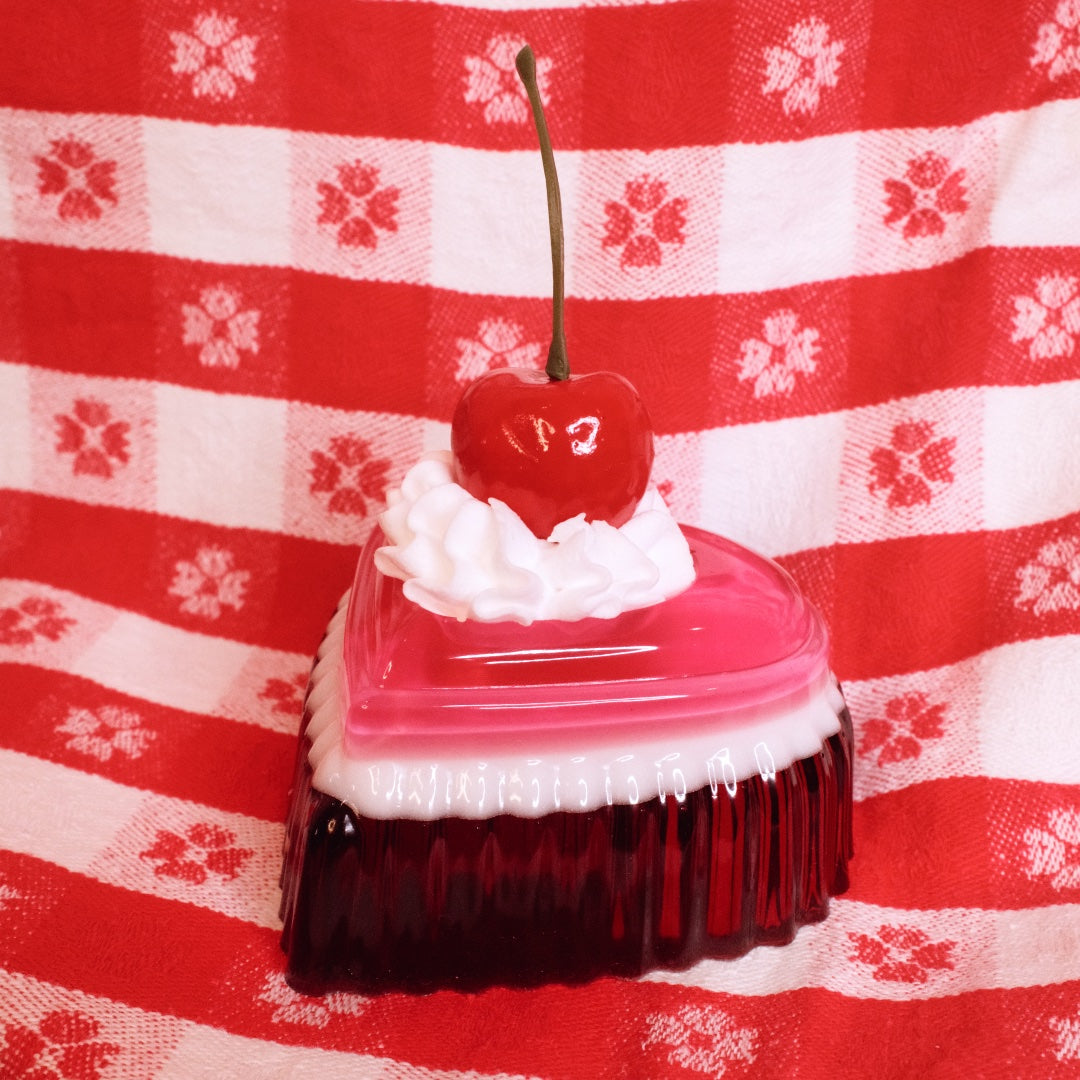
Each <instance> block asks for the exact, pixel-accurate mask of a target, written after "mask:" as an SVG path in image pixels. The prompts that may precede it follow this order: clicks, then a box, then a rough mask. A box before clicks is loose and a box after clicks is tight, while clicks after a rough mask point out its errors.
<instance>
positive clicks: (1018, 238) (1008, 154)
mask: <svg viewBox="0 0 1080 1080" xmlns="http://www.w3.org/2000/svg"><path fill="white" fill-rule="evenodd" d="M1078 118H1080V101H1077V100H1076V99H1073V100H1068V101H1048V102H1046V103H1045V104H1043V105H1040V106H1038V107H1037V108H1034V109H1027V110H1024V111H1022V112H1006V113H997V114H995V115H994V117H993V121H994V126H995V139H996V141H997V144H998V147H999V150H998V155H997V178H996V181H995V187H996V193H995V196H994V204H993V209H992V212H991V218H990V242H991V243H992V244H999V245H1001V246H1002V247H1025V246H1028V245H1031V246H1042V245H1047V246H1050V247H1055V246H1057V245H1059V244H1061V245H1072V244H1076V243H1077V242H1080V199H1078V198H1077V197H1076V163H1077V161H1080V123H1078Z"/></svg>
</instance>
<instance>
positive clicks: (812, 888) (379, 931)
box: [282, 710, 852, 993]
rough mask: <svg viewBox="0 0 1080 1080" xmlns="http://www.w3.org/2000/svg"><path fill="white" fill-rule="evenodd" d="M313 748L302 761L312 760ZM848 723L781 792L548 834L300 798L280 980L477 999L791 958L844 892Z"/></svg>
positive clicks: (661, 808) (712, 799)
mask: <svg viewBox="0 0 1080 1080" xmlns="http://www.w3.org/2000/svg"><path fill="white" fill-rule="evenodd" d="M302 745H303V743H302ZM851 759H852V735H851V722H850V718H849V717H848V716H847V712H846V710H844V711H843V713H842V714H841V717H840V730H839V731H838V732H837V734H835V735H833V736H832V737H830V738H829V739H827V740H826V742H825V743H824V745H823V746H822V747H821V750H820V751H819V752H818V753H816V754H814V755H813V756H811V757H808V758H805V759H803V760H801V761H798V762H795V763H794V764H793V765H791V766H790V767H789V768H787V769H785V770H783V771H782V772H779V773H777V774H776V775H775V777H773V778H771V779H764V778H762V777H761V776H753V777H750V778H748V779H746V780H743V781H740V782H739V783H738V784H737V785H735V790H734V792H733V793H729V791H728V789H727V788H725V787H724V785H719V786H718V787H717V788H716V790H713V789H711V788H710V787H708V786H707V787H705V788H703V789H700V790H698V791H695V792H692V793H690V794H688V795H687V796H686V797H685V798H684V799H683V800H682V801H679V800H678V799H676V798H675V797H674V796H668V797H666V798H665V799H652V800H651V801H649V802H648V803H644V804H641V805H638V806H620V805H616V806H605V807H601V808H599V809H597V810H593V811H587V812H583V813H570V812H565V811H563V812H557V813H552V814H548V815H546V816H544V817H540V818H520V817H514V816H511V815H509V814H502V815H499V816H496V817H492V818H488V819H486V820H465V819H461V818H443V819H439V820H435V821H417V820H408V819H399V820H381V819H377V818H369V817H363V816H360V815H358V814H356V813H355V812H354V811H352V810H350V809H349V807H347V806H346V805H345V804H344V803H342V802H340V801H339V800H337V799H334V798H332V797H330V796H328V795H325V794H323V793H321V792H319V791H316V790H314V789H313V788H312V787H311V775H312V774H311V769H310V766H309V765H308V763H307V759H306V754H304V753H301V754H300V755H299V757H298V762H297V775H296V782H295V786H294V790H293V800H292V806H291V811H290V815H289V821H288V824H287V832H286V842H285V864H284V869H283V872H282V918H283V920H284V932H283V936H282V944H283V947H284V949H285V950H286V952H287V953H288V970H287V978H288V981H289V983H290V985H291V986H293V987H294V988H295V989H297V990H299V991H302V992H306V993H322V992H325V991H327V990H335V989H349V990H362V991H367V992H372V991H381V990H389V989H404V990H411V991H416V990H430V989H434V988H436V987H447V986H449V987H455V988H458V989H476V988H480V987H483V986H487V985H493V984H499V985H507V986H529V985H534V984H537V983H540V982H546V981H560V982H570V983H572V982H578V981H582V980H586V979H590V978H593V977H595V976H598V975H601V974H623V975H637V974H640V973H642V972H645V971H648V970H650V969H653V968H657V967H663V968H673V969H678V968H684V967H687V966H689V965H691V964H693V963H695V962H696V961H698V960H700V959H702V958H704V957H722V958H723V957H734V956H738V955H741V954H743V953H745V952H746V951H748V950H749V949H751V948H752V947H754V946H755V945H759V944H773V945H779V944H784V943H786V942H788V941H790V940H791V939H792V937H793V936H794V934H795V932H796V930H797V929H798V927H799V926H801V925H803V924H806V923H811V922H816V921H818V920H820V919H822V918H824V917H825V915H826V913H827V909H828V900H829V896H830V895H836V894H837V893H840V892H843V891H844V890H845V889H846V888H847V880H848V879H847V866H848V860H849V859H850V857H851V848H852V845H851V805H852V802H851Z"/></svg>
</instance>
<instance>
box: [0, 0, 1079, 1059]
mask: <svg viewBox="0 0 1080 1080" xmlns="http://www.w3.org/2000/svg"><path fill="white" fill-rule="evenodd" d="M519 7H520V8H521V10H517V8H519ZM1078 30H1080V3H1078V2H1077V0H1028V2H1011V3H1007V2H1003V0H996V2H991V3H986V2H984V0H955V2H951V3H941V2H932V0H891V2H885V0H874V2H872V3H871V2H870V0H867V2H864V3H861V4H849V3H847V2H846V0H806V2H805V3H799V4H794V3H791V4H781V3H772V4H759V3H756V2H753V0H723V2H694V0H676V2H671V3H664V4H649V5H646V4H633V3H618V2H611V3H596V4H594V5H587V6H580V7H575V6H570V4H569V3H568V2H567V3H564V2H551V0H549V6H547V7H544V8H539V9H532V8H530V9H528V10H526V9H525V8H524V5H521V4H519V3H516V2H515V3H505V4H495V3H494V2H491V3H489V4H484V3H480V5H479V6H476V7H467V6H460V5H457V4H453V3H447V4H441V5H436V4H428V3H392V2H366V0H318V2H313V0H214V3H210V2H209V0H143V2H141V3H134V2H133V3H118V2H115V0H41V2H38V3H25V2H21V0H0V431H2V438H0V489H2V490H0V848H2V849H3V850H2V851H0V1074H2V1075H3V1076H4V1077H5V1078H6V1077H19V1078H24V1080H30V1078H32V1080H45V1078H50V1080H53V1078H62V1080H91V1078H95V1080H96V1078H100V1080H105V1078H108V1077H138V1078H154V1080H158V1078H164V1077H177V1078H189V1077H204V1076H205V1077H215V1078H219V1077H264V1076H280V1077H284V1076H295V1077H307V1076H315V1077H319V1078H320V1080H331V1078H334V1077H386V1078H391V1077H392V1078H421V1077H422V1078H436V1077H438V1078H444V1077H466V1076H467V1077H493V1076H526V1075H527V1076H539V1077H545V1078H552V1080H554V1078H565V1080H571V1078H574V1080H576V1078H590V1080H591V1078H594V1077H650V1078H651V1077H664V1078H668V1077H686V1078H690V1077H703V1076H707V1077H717V1076H723V1077H742V1076H753V1077H777V1078H790V1077H805V1078H816V1077H822V1078H826V1077H827V1078H829V1080H838V1078H842V1077H875V1078H877V1077H886V1078H887V1077H915V1076H919V1077H954V1076H956V1077H959V1076H963V1077H1003V1078H1004V1077H1008V1078H1013V1077H1021V1076H1023V1077H1026V1076H1032V1077H1039V1078H1043V1077H1058V1076H1062V1077H1068V1076H1080V906H1078V905H1080V714H1078V707H1077V700H1078V696H1080V182H1078V179H1077V177H1078V175H1080V42H1078ZM526 40H528V41H529V42H531V44H532V45H533V47H534V50H535V52H536V54H537V57H538V66H539V71H540V76H541V81H542V85H543V88H544V94H545V98H546V101H547V103H548V118H549V122H550V126H551V129H552V133H553V137H554V141H555V144H556V151H557V154H558V166H559V170H560V175H561V178H562V184H563V202H564V206H565V209H566V213H567V219H568V234H569V235H568V265H567V274H568V295H569V303H568V311H567V327H568V335H569V341H570V353H571V362H572V364H573V365H574V367H575V369H576V370H578V371H582V372H583V371H589V370H594V369H598V368H614V369H617V370H619V371H621V372H622V373H624V374H625V375H627V376H628V377H629V378H630V379H631V380H632V381H634V382H635V383H636V385H637V386H638V388H639V390H640V391H641V393H642V395H643V396H644V397H645V399H646V402H647V404H648V407H649V409H650V411H651V414H652V417H653V420H654V422H655V427H656V433H657V461H656V478H657V480H658V482H659V483H660V485H661V488H662V490H663V491H664V493H665V494H666V496H667V498H668V500H669V502H670V504H671V505H672V507H673V509H674V511H675V512H676V514H677V515H678V516H679V518H680V519H681V520H683V521H686V522H688V523H692V524H696V525H701V526H704V527H706V528H709V529H713V530H715V531H717V532H721V533H724V534H726V535H729V536H731V537H733V538H735V539H736V540H739V541H741V542H743V543H746V544H749V545H751V546H753V547H755V548H758V549H760V550H762V551H764V552H765V553H768V554H771V555H774V556H777V557H778V558H779V559H780V560H781V562H783V563H784V565H786V566H787V567H788V568H790V569H791V570H792V571H793V572H794V573H795V575H796V576H797V577H798V579H799V580H800V581H801V583H802V584H803V586H804V588H805V589H806V591H807V592H808V593H809V594H810V596H811V597H812V598H813V599H814V600H815V601H816V602H817V603H818V604H819V605H820V606H821V607H822V609H823V610H824V612H825V614H826V617H827V619H828V621H829V623H830V624H831V627H832V632H833V641H834V655H835V667H836V670H837V672H838V673H839V675H840V676H841V678H842V679H843V681H844V683H845V686H846V689H847V693H848V696H849V700H850V705H851V709H852V712H853V714H854V716H855V726H856V733H857V740H858V752H857V769H858V771H857V775H856V780H855V796H856V800H857V805H856V810H855V833H856V837H855V838H856V845H857V850H856V860H855V863H854V866H853V883H852V888H851V890H850V892H849V893H848V894H847V895H846V896H844V897H843V898H841V899H838V900H836V901H835V902H834V904H833V911H832V915H831V916H830V918H829V919H828V921H827V922H825V923H823V924H821V925H817V926H814V927H810V928H806V929H804V930H802V931H801V932H800V933H799V935H798V937H797V938H796V940H795V942H794V943H793V944H792V945H790V946H788V947H786V948H783V949H768V948H763V949H758V950H756V951H755V952H753V953H752V954H750V955H749V956H747V957H745V958H744V959H742V960H739V961H737V962H733V963H719V962H707V963H703V964H701V965H699V966H697V967H695V968H693V969H692V970H690V971H687V972H683V973H679V974H669V973H663V972H660V973H657V974H655V975H653V976H651V977H649V978H646V979H642V980H639V981H625V980H613V979H606V980H600V981H598V982H594V983H591V984H589V985H586V986H582V987H577V988H573V989H570V988H565V987H560V986H551V987H546V988H543V989H539V990H533V991H528V992H523V991H513V990H506V989H498V990H492V991H490V992H487V993H483V994H480V995H477V996H463V995H460V994H456V993H453V992H440V993H437V994H434V995H432V996H427V997H410V996H403V995H398V994H391V995H386V996H376V997H363V996H353V995H345V994H333V995H330V996H328V997H323V998H305V997H300V996H298V995H296V994H294V993H293V992H292V991H290V990H289V988H288V987H287V986H286V984H285V982H284V980H283V976H282V971H283V964H284V960H283V955H282V953H281V951H280V948H279V945H278V932H279V923H278V918H277V905H278V885H277V881H278V864H279V857H280V847H281V839H282V821H283V817H284V813H285V803H286V790H287V787H288V783H289V777H290V770H291V766H292V761H293V754H294V746H295V730H296V725H297V721H298V714H299V708H300V695H301V691H302V687H303V685H304V680H305V676H306V671H307V668H308V664H309V659H310V657H311V654H312V652H313V650H314V648H315V645H316V643H317V641H318V639H319V637H320V635H321V632H322V629H323V627H324V625H325V623H326V620H327V618H328V616H329V615H330V613H331V611H332V609H333V606H334V603H335V601H336V599H337V598H338V596H339V595H340V594H341V592H342V591H343V589H344V588H345V587H346V585H347V584H348V582H349V579H350V575H351V572H352V568H353V566H354V564H355V559H356V555H357V551H358V547H359V545H360V543H361V542H362V540H363V539H364V538H365V536H366V534H367V532H368V531H369V529H370V527H371V525H372V522H373V516H374V514H375V513H376V512H377V510H378V509H379V507H380V504H381V500H382V494H383V491H384V489H385V487H386V486H387V484H388V483H393V482H395V481H396V480H397V479H399V478H400V476H401V474H402V472H403V471H404V469H405V468H406V466H407V465H408V464H409V463H411V462H412V460H413V459H414V458H415V457H416V456H417V454H418V453H419V452H420V451H421V449H422V448H424V447H429V446H438V445H445V443H446V440H447V424H448V420H449V417H450V414H451V410H452V407H453V403H454V400H455V398H456V395H457V393H458V392H459V389H460V386H461V385H462V382H463V380H466V379H468V378H470V377H472V376H473V375H475V374H477V373H479V372H481V371H483V370H486V369H487V368H488V367H490V366H493V365H499V364H506V363H510V364H525V365H538V364H540V363H542V354H543V353H544V352H545V350H546V343H547V327H548V323H549V317H550V316H549V301H548V295H549V287H550V269H549V263H548V253H547V240H546V231H545V230H546V220H545V207H544V199H543V180H542V176H541V170H540V161H539V156H538V153H537V151H536V142H535V135H534V132H533V129H532V125H531V122H530V120H529V117H528V113H527V108H526V104H525V100H524V97H523V94H522V92H521V91H520V89H519V87H518V84H517V80H516V76H514V74H513V72H512V57H513V54H514V52H515V51H516V49H517V48H518V46H519V45H520V44H521V43H523V42H524V41H526Z"/></svg>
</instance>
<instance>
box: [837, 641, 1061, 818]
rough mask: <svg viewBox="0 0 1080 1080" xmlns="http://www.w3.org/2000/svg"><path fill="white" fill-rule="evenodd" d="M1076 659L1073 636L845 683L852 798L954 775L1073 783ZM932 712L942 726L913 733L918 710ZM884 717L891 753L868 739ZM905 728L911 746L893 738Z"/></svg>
mask: <svg viewBox="0 0 1080 1080" xmlns="http://www.w3.org/2000/svg"><path fill="white" fill-rule="evenodd" d="M1077 657H1080V636H1078V635H1069V636H1062V637H1047V638H1037V639H1034V640H1031V641H1017V642H1011V643H1009V644H1007V645H999V646H997V647H996V648H993V649H988V650H986V651H985V652H984V653H981V654H980V655H978V656H975V657H972V658H971V659H969V660H964V661H962V662H960V663H957V664H949V665H946V666H943V667H940V668H933V669H930V670H926V671H918V672H915V673H913V674H910V675H896V676H890V677H888V678H883V679H869V680H865V681H851V682H846V683H845V684H844V695H845V697H846V698H847V702H848V707H849V708H850V709H851V715H852V716H853V717H854V723H855V746H856V753H857V759H856V768H855V773H854V776H855V799H856V801H860V800H863V799H868V798H871V797H873V796H875V795H880V794H883V793H885V792H889V791H898V790H900V789H902V788H906V787H910V786H911V785H914V784H919V783H924V782H926V781H930V780H944V779H948V778H950V777H957V776H985V777H989V778H991V779H997V780H1022V781H1030V782H1032V783H1044V784H1075V783H1076V781H1077V777H1080V741H1078V740H1077V739H1076V737H1075V732H1074V730H1073V727H1074V726H1075V725H1074V724H1073V722H1072V717H1073V715H1074V713H1075V703H1076V700H1077V697H1078V696H1080V667H1078V665H1077ZM890 703H891V704H890ZM933 710H936V715H937V717H938V718H939V722H940V729H941V734H940V735H932V734H929V735H927V734H924V735H922V736H921V737H920V736H919V734H918V732H919V728H918V722H917V721H918V718H919V717H921V716H922V717H925V716H927V715H928V714H929V713H930V712H931V711H933ZM912 721H916V730H915V731H914V732H913V731H912V727H911V723H912ZM883 723H884V724H886V725H888V726H889V728H890V729H891V730H890V736H889V742H890V744H891V746H892V748H893V752H890V750H889V749H888V748H887V747H885V746H881V745H879V746H876V747H875V746H872V745H871V735H872V733H873V729H875V728H877V727H879V726H880V725H882V724H883ZM913 736H914V738H915V745H914V746H913V745H911V743H910V742H909V743H908V744H907V749H904V748H903V747H902V745H901V743H900V742H898V741H896V740H903V739H910V738H911V737H913ZM897 750H898V751H899V753H897V752H896V751H897Z"/></svg>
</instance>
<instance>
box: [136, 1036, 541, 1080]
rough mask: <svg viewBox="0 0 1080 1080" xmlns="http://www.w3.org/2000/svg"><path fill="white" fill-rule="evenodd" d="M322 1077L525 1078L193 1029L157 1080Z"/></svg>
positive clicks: (383, 1079)
mask: <svg viewBox="0 0 1080 1080" xmlns="http://www.w3.org/2000/svg"><path fill="white" fill-rule="evenodd" d="M316 1075H317V1076H319V1077H320V1078H321V1080H356V1078H357V1077H360V1076H362V1077H363V1078H364V1080H517V1078H518V1077H520V1074H514V1075H513V1076H511V1075H510V1074H508V1073H481V1072H476V1071H475V1070H473V1069H469V1070H468V1071H466V1072H459V1071H458V1070H456V1069H427V1068H424V1067H423V1066H420V1065H412V1064H410V1063H409V1062H406V1061H394V1060H392V1059H390V1058H379V1057H372V1056H370V1055H368V1054H349V1053H346V1052H344V1051H341V1050H322V1049H317V1048H315V1047H307V1046H285V1045H282V1044H280V1043H271V1042H264V1041H262V1040H260V1039H251V1038H248V1037H246V1036H243V1035H231V1034H229V1033H228V1032H225V1031H221V1030H220V1029H219V1028H210V1027H205V1026H203V1025H201V1024H192V1025H191V1026H190V1028H189V1029H188V1030H187V1032H186V1033H185V1035H184V1037H183V1038H182V1039H181V1040H180V1044H179V1046H177V1048H176V1050H175V1051H174V1052H173V1055H172V1057H171V1058H170V1059H169V1061H168V1062H167V1063H166V1064H165V1067H164V1068H163V1069H162V1070H161V1072H159V1073H158V1074H157V1080H249V1078H250V1077H253V1076H258V1077H302V1076H316Z"/></svg>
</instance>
